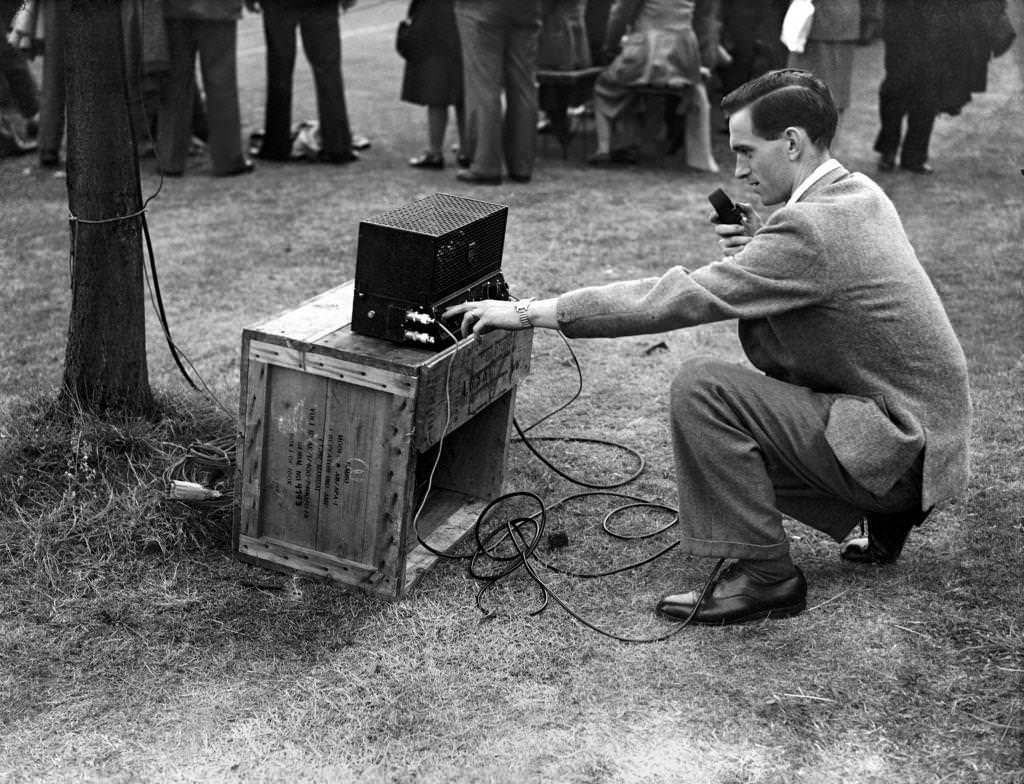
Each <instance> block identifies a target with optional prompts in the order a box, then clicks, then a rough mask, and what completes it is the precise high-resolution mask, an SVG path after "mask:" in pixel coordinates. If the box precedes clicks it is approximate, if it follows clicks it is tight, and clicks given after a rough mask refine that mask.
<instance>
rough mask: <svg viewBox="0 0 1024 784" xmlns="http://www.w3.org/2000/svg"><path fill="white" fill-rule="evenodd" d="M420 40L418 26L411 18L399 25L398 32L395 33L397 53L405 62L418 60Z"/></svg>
mask: <svg viewBox="0 0 1024 784" xmlns="http://www.w3.org/2000/svg"><path fill="white" fill-rule="evenodd" d="M418 38H419V35H418V33H417V30H416V25H415V24H414V20H413V19H412V18H411V17H409V18H406V19H403V20H402V21H401V22H399V23H398V30H397V32H396V33H395V51H397V52H398V54H399V56H400V57H401V58H402V59H403V60H414V59H416V50H417V48H418V46H419V42H418V41H417V39H418Z"/></svg>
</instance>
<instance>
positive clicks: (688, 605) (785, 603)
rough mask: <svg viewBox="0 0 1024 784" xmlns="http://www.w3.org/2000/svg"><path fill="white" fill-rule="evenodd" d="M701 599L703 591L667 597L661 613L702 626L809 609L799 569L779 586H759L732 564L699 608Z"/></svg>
mask: <svg viewBox="0 0 1024 784" xmlns="http://www.w3.org/2000/svg"><path fill="white" fill-rule="evenodd" d="M699 599H700V591H688V592H687V593H677V594H672V595H671V596H666V597H664V598H663V599H662V600H661V601H659V602H658V608H657V609H658V613H659V614H660V615H663V616H665V617H666V618H668V619H669V620H672V621H685V620H686V619H687V618H689V617H690V614H691V613H692V614H693V618H692V620H691V621H690V623H696V624H700V625H702V626H725V625H727V624H732V623H746V622H747V621H756V620H759V619H761V618H788V617H790V616H793V615H797V614H799V613H801V612H803V611H804V609H805V608H806V607H807V580H805V579H804V575H803V572H801V571H800V570H799V569H797V570H796V574H794V575H793V576H792V577H787V578H786V579H784V580H780V581H779V582H775V583H761V582H756V581H755V580H754V579H753V578H751V577H750V575H748V574H747V573H746V572H744V571H743V570H742V568H740V566H739V565H738V564H733V565H732V566H730V567H729V568H728V569H726V570H725V571H724V572H722V574H721V575H720V576H719V578H718V580H717V581H716V582H715V585H714V587H713V588H712V589H711V591H709V592H708V594H707V595H706V596H705V597H704V601H703V602H701V603H700V605H699V606H698V605H697V602H698V600H699ZM695 607H696V612H695V611H694V608H695Z"/></svg>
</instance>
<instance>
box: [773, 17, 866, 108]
mask: <svg viewBox="0 0 1024 784" xmlns="http://www.w3.org/2000/svg"><path fill="white" fill-rule="evenodd" d="M861 22H862V20H861V0H815V2H814V17H813V18H812V20H811V29H810V32H809V33H808V35H807V41H806V43H805V44H804V50H803V52H790V53H789V66H790V67H791V68H801V69H803V70H805V71H810V72H811V73H813V74H814V75H815V76H818V77H819V78H820V79H821V80H822V81H824V82H825V84H826V85H828V89H829V91H830V92H831V93H832V99H833V100H834V101H835V104H836V109H837V110H838V111H839V122H840V123H842V120H843V111H844V110H845V109H846V107H848V106H849V105H850V92H851V88H852V86H853V53H854V49H855V48H856V46H857V44H858V43H859V42H860V39H861V29H862V23H861Z"/></svg>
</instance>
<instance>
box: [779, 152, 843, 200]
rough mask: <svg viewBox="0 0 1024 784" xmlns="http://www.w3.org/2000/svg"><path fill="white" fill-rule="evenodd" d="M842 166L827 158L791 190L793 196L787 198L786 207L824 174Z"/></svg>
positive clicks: (833, 159)
mask: <svg viewBox="0 0 1024 784" xmlns="http://www.w3.org/2000/svg"><path fill="white" fill-rule="evenodd" d="M842 166H843V165H842V164H841V163H840V162H839V161H837V160H836V159H835V158H829V159H828V160H827V161H825V162H824V163H823V164H821V165H820V166H819V167H818V168H817V169H815V170H814V171H812V172H811V173H810V174H809V175H807V177H805V178H804V181H803V182H801V183H800V184H799V185H797V186H796V188H795V189H794V190H793V194H792V195H791V196H790V197H789V200H788V201H787V202H786V206H787V207H788V206H789V205H790V204H793V203H794V202H796V201H797V200H798V199H799V198H800V197H801V196H803V195H804V194H805V193H807V189H808V188H810V187H811V186H812V185H814V183H816V182H817V181H818V180H820V179H821V178H822V177H824V176H825V175H826V174H828V173H829V172H833V171H835V170H836V169H841V168H842Z"/></svg>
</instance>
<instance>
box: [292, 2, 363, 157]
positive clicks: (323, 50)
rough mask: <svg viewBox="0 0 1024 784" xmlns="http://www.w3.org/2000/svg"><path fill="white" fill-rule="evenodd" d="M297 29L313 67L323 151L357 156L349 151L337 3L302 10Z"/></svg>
mask: <svg viewBox="0 0 1024 784" xmlns="http://www.w3.org/2000/svg"><path fill="white" fill-rule="evenodd" d="M300 30H301V31H302V48H303V50H304V51H305V52H306V59H307V60H308V61H309V64H310V67H311V69H312V71H313V84H314V85H315V87H316V106H317V116H318V117H319V118H320V138H321V140H322V154H323V155H324V156H325V157H327V158H329V159H331V160H336V161H340V160H341V159H343V158H350V159H353V158H355V157H356V156H355V155H354V154H353V153H352V130H351V128H350V126H349V121H348V107H347V105H346V103H345V83H344V79H343V76H342V69H341V28H340V26H339V23H338V7H337V5H335V4H327V5H325V6H317V7H314V8H310V9H309V10H307V11H304V12H303V13H302V19H301V21H300Z"/></svg>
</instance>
